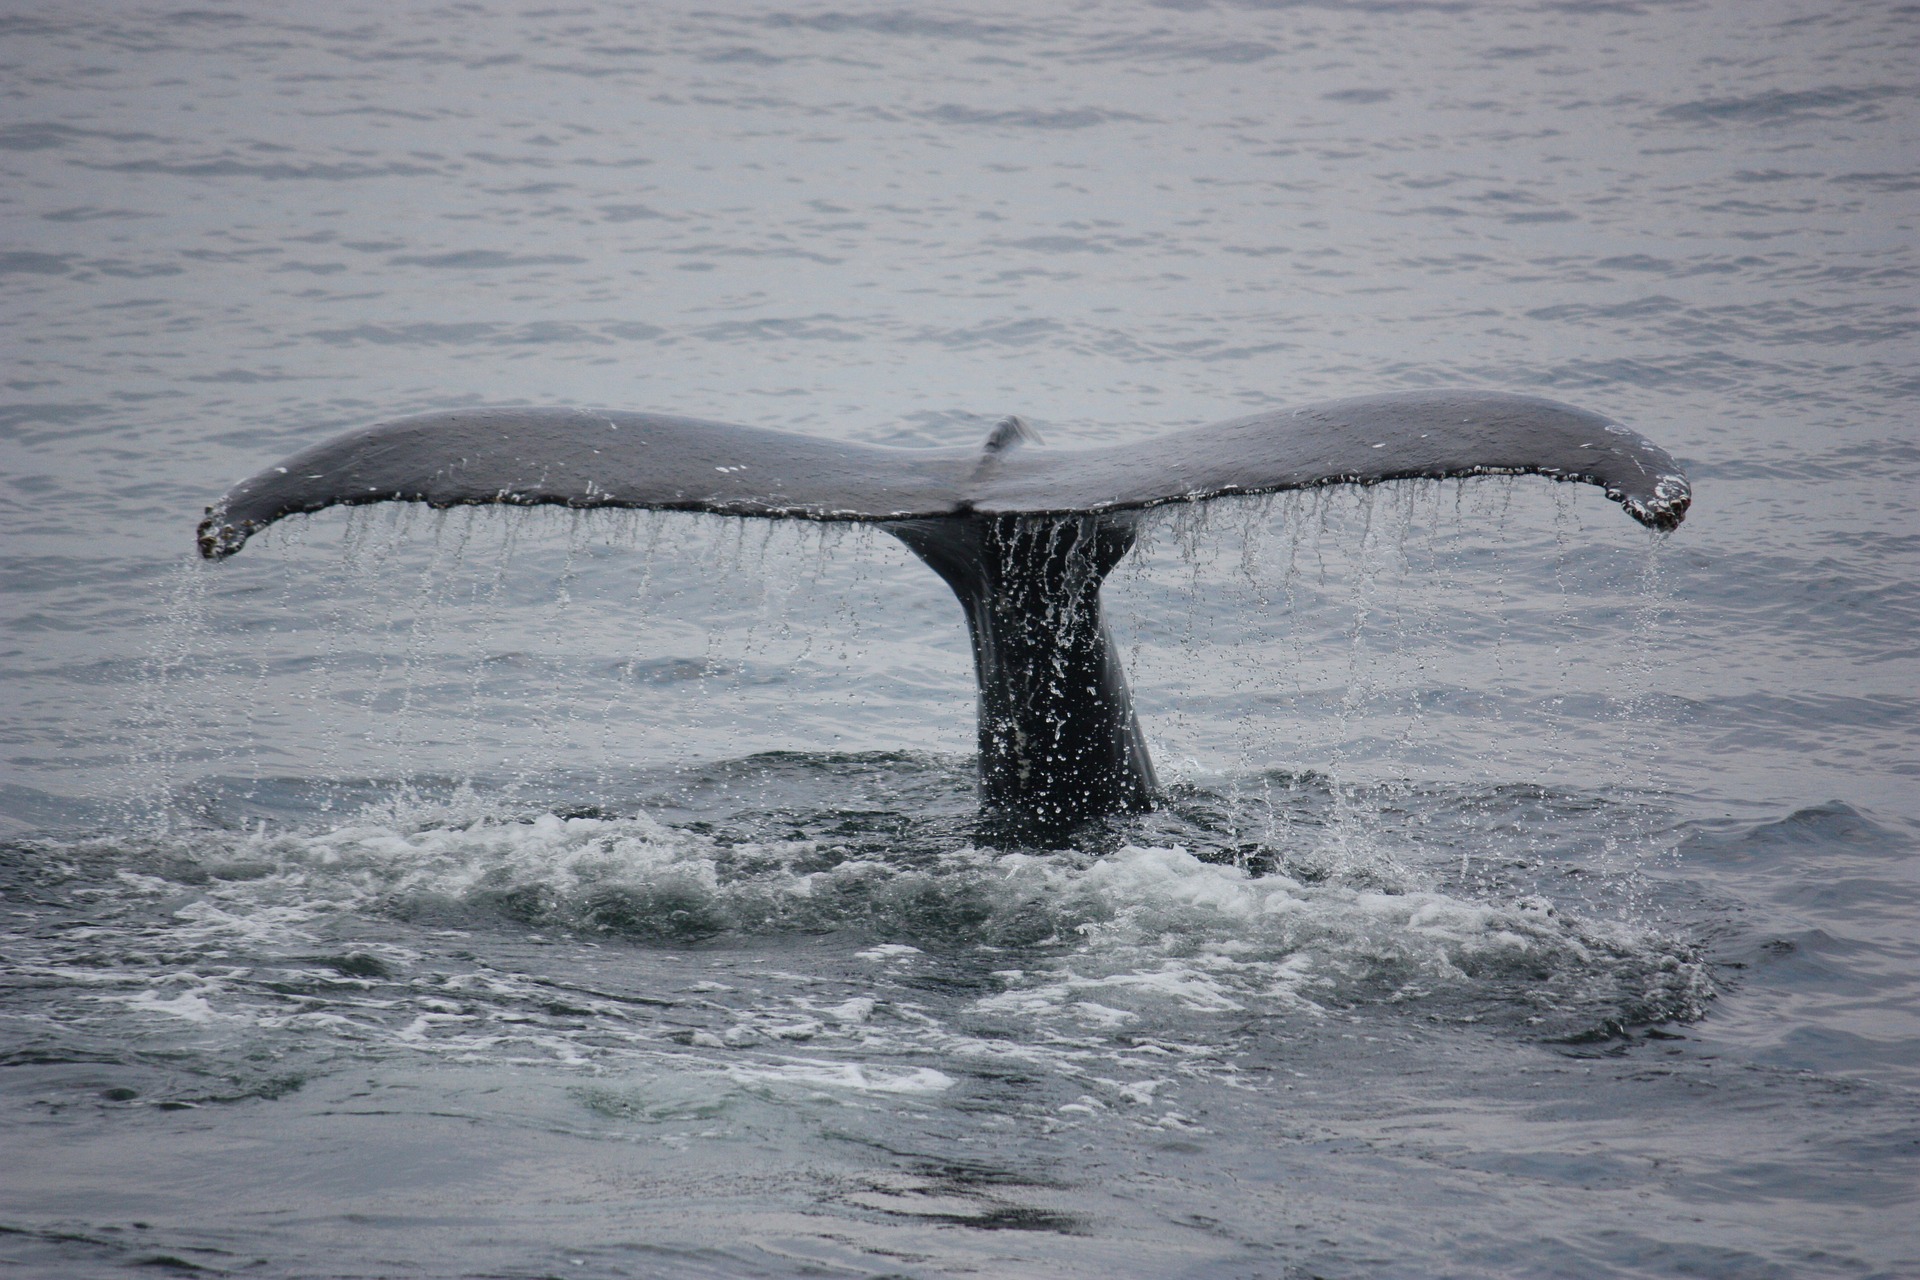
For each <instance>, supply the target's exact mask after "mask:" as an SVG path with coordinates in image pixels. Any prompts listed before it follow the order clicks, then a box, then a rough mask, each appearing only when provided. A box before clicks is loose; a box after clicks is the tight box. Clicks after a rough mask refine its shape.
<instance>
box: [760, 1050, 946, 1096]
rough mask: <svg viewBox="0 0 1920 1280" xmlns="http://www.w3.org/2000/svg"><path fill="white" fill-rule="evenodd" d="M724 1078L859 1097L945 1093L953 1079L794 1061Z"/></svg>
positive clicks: (929, 1072) (919, 1071)
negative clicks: (848, 1092)
mask: <svg viewBox="0 0 1920 1280" xmlns="http://www.w3.org/2000/svg"><path fill="white" fill-rule="evenodd" d="M727 1074H728V1075H729V1076H730V1077H731V1078H733V1079H734V1080H736V1081H738V1082H740V1083H742V1084H761V1085H766V1084H776V1085H784V1086H788V1087H792V1086H794V1085H804V1086H808V1087H814V1088H823V1089H850V1090H853V1091H855V1092H859V1093H891V1094H933V1093H944V1092H945V1091H946V1090H948V1089H951V1088H952V1087H953V1085H954V1079H953V1077H952V1076H950V1075H948V1074H947V1073H946V1072H944V1071H936V1070H934V1069H933V1068H932V1067H882V1066H873V1065H870V1064H867V1063H860V1062H830V1061H825V1060H820V1059H811V1058H796V1059H792V1060H789V1061H787V1062H782V1063H776V1064H772V1065H745V1064H743V1065H740V1066H735V1067H730V1068H728V1070H727Z"/></svg>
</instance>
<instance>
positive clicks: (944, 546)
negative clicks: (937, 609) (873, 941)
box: [199, 391, 1692, 832]
mask: <svg viewBox="0 0 1920 1280" xmlns="http://www.w3.org/2000/svg"><path fill="white" fill-rule="evenodd" d="M1039 445H1040V441H1039V437H1038V435H1037V433H1035V432H1034V431H1033V429H1032V428H1031V427H1029V426H1028V425H1027V424H1026V423H1024V422H1023V421H1021V420H1020V419H1019V418H1007V419H1004V420H1003V421H1002V422H1000V423H999V424H998V425H997V426H995V427H994V429H993V431H992V433H991V434H990V435H989V436H988V437H987V440H986V442H985V444H984V445H983V446H982V447H980V448H977V449H900V448H891V447H887V446H883V445H867V444H850V443H842V442H838V441H830V440H822V439H819V438H818V437H814V436H806V435H799V434H795V433H793V432H787V431H773V430H768V429H766V428H761V427H744V426H735V425H732V424H729V423H723V422H706V421H702V420H700V419H697V418H681V417H672V416H669V415H665V414H653V413H623V412H594V411H589V410H582V409H470V410H454V411H450V412H443V413H429V414H422V415H420V416H418V417H411V418H401V419H398V420H396V421H393V422H387V423H381V424H378V425H375V426H371V427H367V428H365V429H363V430H359V431H353V432H349V433H347V434H345V435H342V436H338V437H335V438H334V439H332V440H328V441H326V442H324V443H322V444H318V445H315V446H314V447H312V448H310V449H307V450H305V451H303V452H301V453H297V454H295V455H294V456H293V457H291V458H288V459H287V460H286V461H285V462H283V463H281V464H279V465H278V466H275V467H271V468H269V469H268V470H266V471H263V472H261V473H260V474H258V475H256V476H254V477H252V478H251V479H247V480H243V481H241V482H240V483H239V484H237V485H235V486H234V487H233V488H232V489H230V490H228V491H227V493H226V494H225V495H224V496H223V497H221V498H220V499H219V500H218V501H217V502H215V503H214V504H213V505H212V506H210V507H208V508H207V515H206V519H205V520H204V521H202V522H201V524H200V529H199V545H200V553H201V554H202V555H203V556H205V557H206V558H208V559H210V560H219V559H224V558H225V557H227V556H230V555H232V554H234V553H235V552H237V551H239V550H240V548H241V547H243V546H244V545H245V544H246V541H247V539H248V538H249V537H250V536H252V535H253V534H254V533H256V532H258V531H259V530H261V529H263V528H265V527H266V526H267V525H269V524H272V523H273V522H274V521H275V520H278V519H280V518H282V517H283V516H288V515H293V514H297V513H300V512H310V511H319V510H321V509H323V508H326V507H330V506H335V505H340V504H350V505H358V504H362V503H371V502H424V503H426V504H428V505H429V506H434V507H453V506H462V505H468V504H474V503H509V504H516V505H523V506H525V505H540V504H551V505H558V506H566V507H575V508H592V507H638V508H649V509H654V510H668V511H705V512H711V513H714V514H718V515H729V516H757V517H768V518H777V519H799V520H832V521H864V522H868V523H874V524H879V525H880V526H881V527H882V528H885V529H886V530H887V531H888V532H889V533H891V534H893V535H894V536H895V537H897V538H899V539H900V540H901V541H902V542H904V543H906V545H907V546H908V547H909V548H910V549H911V550H912V551H913V552H914V553H915V554H916V555H918V556H919V557H920V558H921V559H922V560H924V561H925V562H926V563H927V564H928V565H929V566H931V567H932V568H933V569H934V571H935V572H937V573H939V574H940V576H941V577H942V578H943V579H944V580H945V581H946V582H947V584H948V585H949V586H951V587H952V588H953V590H954V593H955V595H957V596H958V597H959V599H960V602H961V605H962V607H963V608H964V609H965V612H966V619H967V626H968V632H969V634H970V636H971V637H972V640H973V654H974V670H975V675H976V677H977V679H978V681H979V692H980V709H979V710H980V716H979V720H980V779H981V797H982V800H983V802H984V803H985V805H986V807H987V808H988V810H989V811H990V812H992V813H994V814H997V815H1001V816H1003V817H1008V818H1011V819H1013V820H1014V821H1015V822H1016V824H1021V825H1024V826H1025V827H1026V828H1028V829H1031V830H1036V831H1041V832H1046V831H1057V830H1060V829H1063V828H1065V827H1068V826H1071V825H1072V824H1073V823H1075V822H1078V821H1080V820H1082V819H1085V818H1089V817H1094V816H1098V815H1101V814H1107V813H1115V812H1122V811H1126V810H1135V809H1143V808H1146V807H1149V806H1150V805H1151V804H1152V800H1153V793H1154V785H1155V784H1154V777H1153V766H1152V762H1151V761H1150V760H1149V758H1148V755H1147V750H1146V745H1145V742H1144V740H1143V739H1142V737H1141V735H1140V728H1139V725H1138V723H1137V722H1136V721H1135V719H1134V715H1133V706H1132V699H1131V695H1130V694H1129V692H1128V690H1127V684H1126V678H1125V676H1124V673H1123V672H1122V670H1121V667H1120V664H1119V661H1118V659H1117V658H1116V657H1115V656H1114V654H1113V647H1112V643H1111V639H1110V637H1109V635H1108V632H1107V629H1106V626H1105V624H1104V622H1103V621H1102V619H1101V616H1100V584H1101V582H1102V581H1103V580H1104V579H1105V577H1106V575H1107V573H1108V571H1110V570H1111V569H1112V568H1113V567H1114V565H1116V564H1118V563H1119V562H1120V560H1121V559H1122V558H1123V557H1124V556H1125V555H1126V553H1127V551H1128V550H1129V549H1131V547H1132V546H1133V541H1134V536H1135V532H1136V527H1137V522H1138V519H1139V515H1140V513H1141V512H1143V511H1145V510H1147V509H1149V508H1152V507H1157V506H1163V505H1166V504H1168V503H1175V502H1198V501H1202V500H1205V499H1208V498H1217V497H1222V496H1225V495H1228V494H1261V493H1273V492H1277V491H1280V490H1285V489H1303V488H1312V487H1317V486H1321V485H1329V484H1361V485H1369V484H1378V483H1380V482H1382V481H1387V480H1405V479H1417V478H1424V479H1445V478H1448V477H1459V476H1475V475H1520V474H1533V475H1543V476H1547V477H1550V478H1552V479H1555V480H1567V481H1578V482H1582V483H1587V484H1594V485H1598V486H1600V487H1601V488H1602V489H1604V490H1605V491H1606V493H1607V496H1608V497H1610V498H1612V499H1614V500H1615V501H1616V502H1618V503H1620V504H1621V505H1622V506H1623V507H1625V508H1626V510H1627V513H1628V514H1629V515H1631V516H1632V517H1633V518H1634V519H1636V520H1638V521H1639V522H1640V523H1642V524H1645V525H1648V526H1649V527H1652V528H1655V529H1663V530H1665V529H1673V528H1675V527H1677V526H1678V525H1679V524H1680V522H1681V520H1682V519H1683V518H1684V517H1685V515H1686V511H1687V505H1688V503H1689V502H1690V501H1691V498H1692V491H1691V489H1690V487H1689V485H1688V483H1687V478H1686V476H1685V474H1684V473H1683V472H1682V471H1681V469H1680V467H1679V466H1678V465H1677V464H1676V463H1675V462H1674V460H1673V459H1672V458H1671V457H1669V456H1668V455H1667V454H1666V452H1665V451H1664V450H1662V449H1661V448H1659V447H1658V446H1657V445H1655V444H1653V443H1652V442H1651V441H1649V440H1647V439H1645V438H1644V437H1642V436H1641V435H1639V434H1638V433H1636V432H1634V431H1632V430H1630V429H1628V428H1626V427H1624V426H1621V425H1620V424H1619V423H1616V422H1613V421H1611V420H1610V419H1607V418H1604V417H1602V416H1600V415H1599V414H1595V413H1590V412H1588V411H1587V410H1584V409H1576V408H1574V407H1573V406H1571V405H1565V404H1560V403H1557V402H1555V401H1552V400H1545V399H1540V398H1538V397H1534V396H1519V395H1508V394H1505V393H1501V392H1489V391H1443V392H1426V391H1419V392H1406V393H1400V394H1394V395H1380V396H1365V397H1360V398H1357V399H1350V400H1333V401H1327V402H1325V403H1322V404H1313V405H1306V406H1303V407H1300V408H1296V409H1280V410H1273V411H1269V412H1265V413H1257V414H1252V415H1250V416H1248V417H1244V418H1235V419H1232V420H1231V421H1227V422H1220V423H1215V424H1214V425H1212V426H1207V427H1198V428H1194V429H1191V430H1187V431H1178V432H1172V433H1169V434H1166V435H1162V436H1157V437H1154V438H1152V439H1148V440H1144V441H1139V442H1134V443H1129V444H1121V445H1108V446H1100V447H1095V448H1083V449H1061V450H1053V449H1046V448H1042V447H1039Z"/></svg>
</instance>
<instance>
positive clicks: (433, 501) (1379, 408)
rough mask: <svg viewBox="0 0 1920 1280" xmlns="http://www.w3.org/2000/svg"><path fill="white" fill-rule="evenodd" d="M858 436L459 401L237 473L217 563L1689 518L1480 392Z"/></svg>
mask: <svg viewBox="0 0 1920 1280" xmlns="http://www.w3.org/2000/svg"><path fill="white" fill-rule="evenodd" d="M1008 422H1010V423H1012V424H1013V425H1012V426H1008V425H1006V424H1005V423H1003V424H1002V425H1001V426H999V427H996V428H995V429H994V434H993V435H992V436H991V437H989V439H988V441H987V447H986V448H985V449H984V450H979V449H899V448H891V447H888V446H885V445H869V444H850V443H843V442H840V441H832V440H822V439H820V438H819V437H817V436H807V435H800V434H797V433H794V432H790V431H772V430H768V429H766V428H764V427H743V426H735V425H732V424H730V423H724V422H705V421H702V420H700V419H697V418H679V417H672V416H669V415H667V414H656V413H611V412H609V413H596V412H591V411H588V410H583V409H461V410H453V411H450V412H443V413H428V414H421V415H419V416H418V417H412V418H401V419H397V420H395V421H393V422H386V423H381V424H378V425H376V426H371V427H367V428H364V429H362V430H359V431H352V432H348V433H347V434H345V435H342V436H337V437H335V438H334V439H332V440H329V441H326V442H325V443H323V444H318V445H315V446H314V447H313V448H311V449H307V450H305V451H303V452H301V453H297V454H295V455H294V456H293V457H291V458H288V459H287V460H286V461H285V462H283V463H281V464H280V465H278V466H276V467H271V468H269V469H268V470H266V471H263V472H261V473H260V474H259V475H256V476H254V477H252V478H251V479H247V480H243V481H241V482H240V483H239V484H237V485H235V486H234V487H233V488H232V489H230V490H228V491H227V493H226V495H225V496H224V497H222V498H221V499H220V500H219V501H218V502H216V503H214V504H213V505H212V506H211V507H209V508H207V518H206V520H205V521H204V522H202V524H201V526H200V552H201V554H202V555H204V556H206V557H207V558H208V559H212V560H218V559H221V558H223V557H225V556H229V555H232V554H233V553H234V552H236V551H238V550H239V549H240V548H241V547H242V546H243V545H244V544H245V543H246V540H247V538H248V537H249V536H251V535H252V534H254V533H256V532H258V531H259V530H260V529H263V528H265V527H266V526H267V525H269V524H271V523H273V522H274V521H275V520H278V519H280V518H281V517H282V516H288V515H294V514H297V513H299V512H306V511H319V510H321V509H322V508H325V507H331V506H335V505H338V504H342V503H347V504H357V503H367V502H424V503H426V504H428V505H429V506H435V507H452V506H462V505H466V504H470V503H483V502H502V503H515V504H520V505H536V504H554V505H558V506H567V507H647V508H653V509H656V510H667V511H710V512H713V513H715V514H718V515H729V516H769V517H784V518H791V519H802V520H860V521H870V522H872V521H887V520H917V519H931V518H934V517H938V516H956V515H969V514H980V515H1053V514H1066V513H1078V512H1099V511H1125V510H1134V509H1139V508H1144V507H1156V506H1161V505H1164V504H1166V503H1170V502H1196V501H1199V500H1202V499H1205V498H1215V497H1219V496H1221V495H1224V494H1235V493H1241V494H1257V493H1272V492H1276V491H1278V490H1282V489H1302V488H1311V487H1313V486H1317V485H1325V484H1340V483H1349V484H1376V483H1378V482H1380V481H1383V480H1408V479H1415V478H1427V479H1436V480H1437V479H1445V478H1447V477H1452V476H1473V475H1489V474H1516V475H1517V474H1536V475H1544V476H1550V477H1552V478H1554V479H1556V480H1574V481H1583V482H1585V483H1588V484H1595V485H1599V486H1601V487H1602V488H1603V489H1605V490H1606V492H1607V495H1608V496H1609V497H1611V498H1613V499H1614V500H1615V501H1617V502H1619V503H1620V504H1621V505H1623V506H1624V507H1626V509H1627V511H1628V513H1629V514H1631V515H1632V516H1633V517H1634V519H1636V520H1638V521H1640V522H1641V523H1642V524H1646V525H1650V526H1652V527H1653V528H1656V529H1671V528H1673V527H1675V526H1676V525H1678V524H1679V523H1680V520H1681V518H1682V517H1683V516H1684V515H1685V514H1686V509H1687V503H1688V501H1689V499H1690V496H1691V494H1690V490H1689V489H1688V486H1687V480H1686V477H1685V475H1683V474H1682V473H1681V470H1680V468H1679V467H1678V466H1677V465H1676V464H1675V463H1674V461H1673V459H1672V458H1670V457H1668V456H1667V454H1666V453H1665V451H1663V450H1662V449H1660V448H1659V447H1658V446H1656V445H1654V444H1653V443H1652V442H1650V441H1648V440H1646V439H1644V438H1643V437H1641V436H1640V435H1639V434H1638V433H1636V432H1633V431H1631V430H1629V429H1627V428H1626V427H1623V426H1621V425H1620V424H1618V423H1616V422H1613V421H1610V420H1609V419H1607V418H1603V417H1601V416H1600V415H1599V414H1596V413H1589V412H1587V411H1586V410H1584V409H1576V408H1574V407H1573V406H1571V405H1564V404H1559V403H1556V402H1555V401H1552V400H1543V399H1540V398H1538V397H1534V396H1516V395H1506V394H1502V393H1499V392H1487V391H1448V392H1426V391H1415V392H1406V393H1402V394H1397V395H1383V396H1364V397H1360V398H1358V399H1352V400H1332V401H1328V402H1326V403H1324V404H1314V405H1306V406H1303V407H1301V408H1297V409H1279V410H1274V411H1271V412H1267V413H1256V414H1253V415H1251V416H1249V417H1245V418H1235V419H1233V420H1231V421H1228V422H1220V423H1215V424H1214V425H1212V426H1208V427H1197V428H1194V429H1192V430H1188V431H1178V432H1172V433H1169V434H1167V435H1163V436H1157V437H1154V438H1152V439H1149V440H1144V441H1138V442H1134V443H1129V444H1121V445H1106V446H1101V447H1096V448H1091V449H1059V450H1053V449H1041V448H1026V447H1020V448H1016V447H1013V446H1015V445H1016V444H1022V443H1028V444H1030V443H1032V442H1033V439H1034V435H1033V432H1032V430H1031V428H1029V427H1027V426H1026V425H1025V424H1024V423H1022V422H1020V420H1019V419H1017V418H1013V419H1008Z"/></svg>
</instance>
